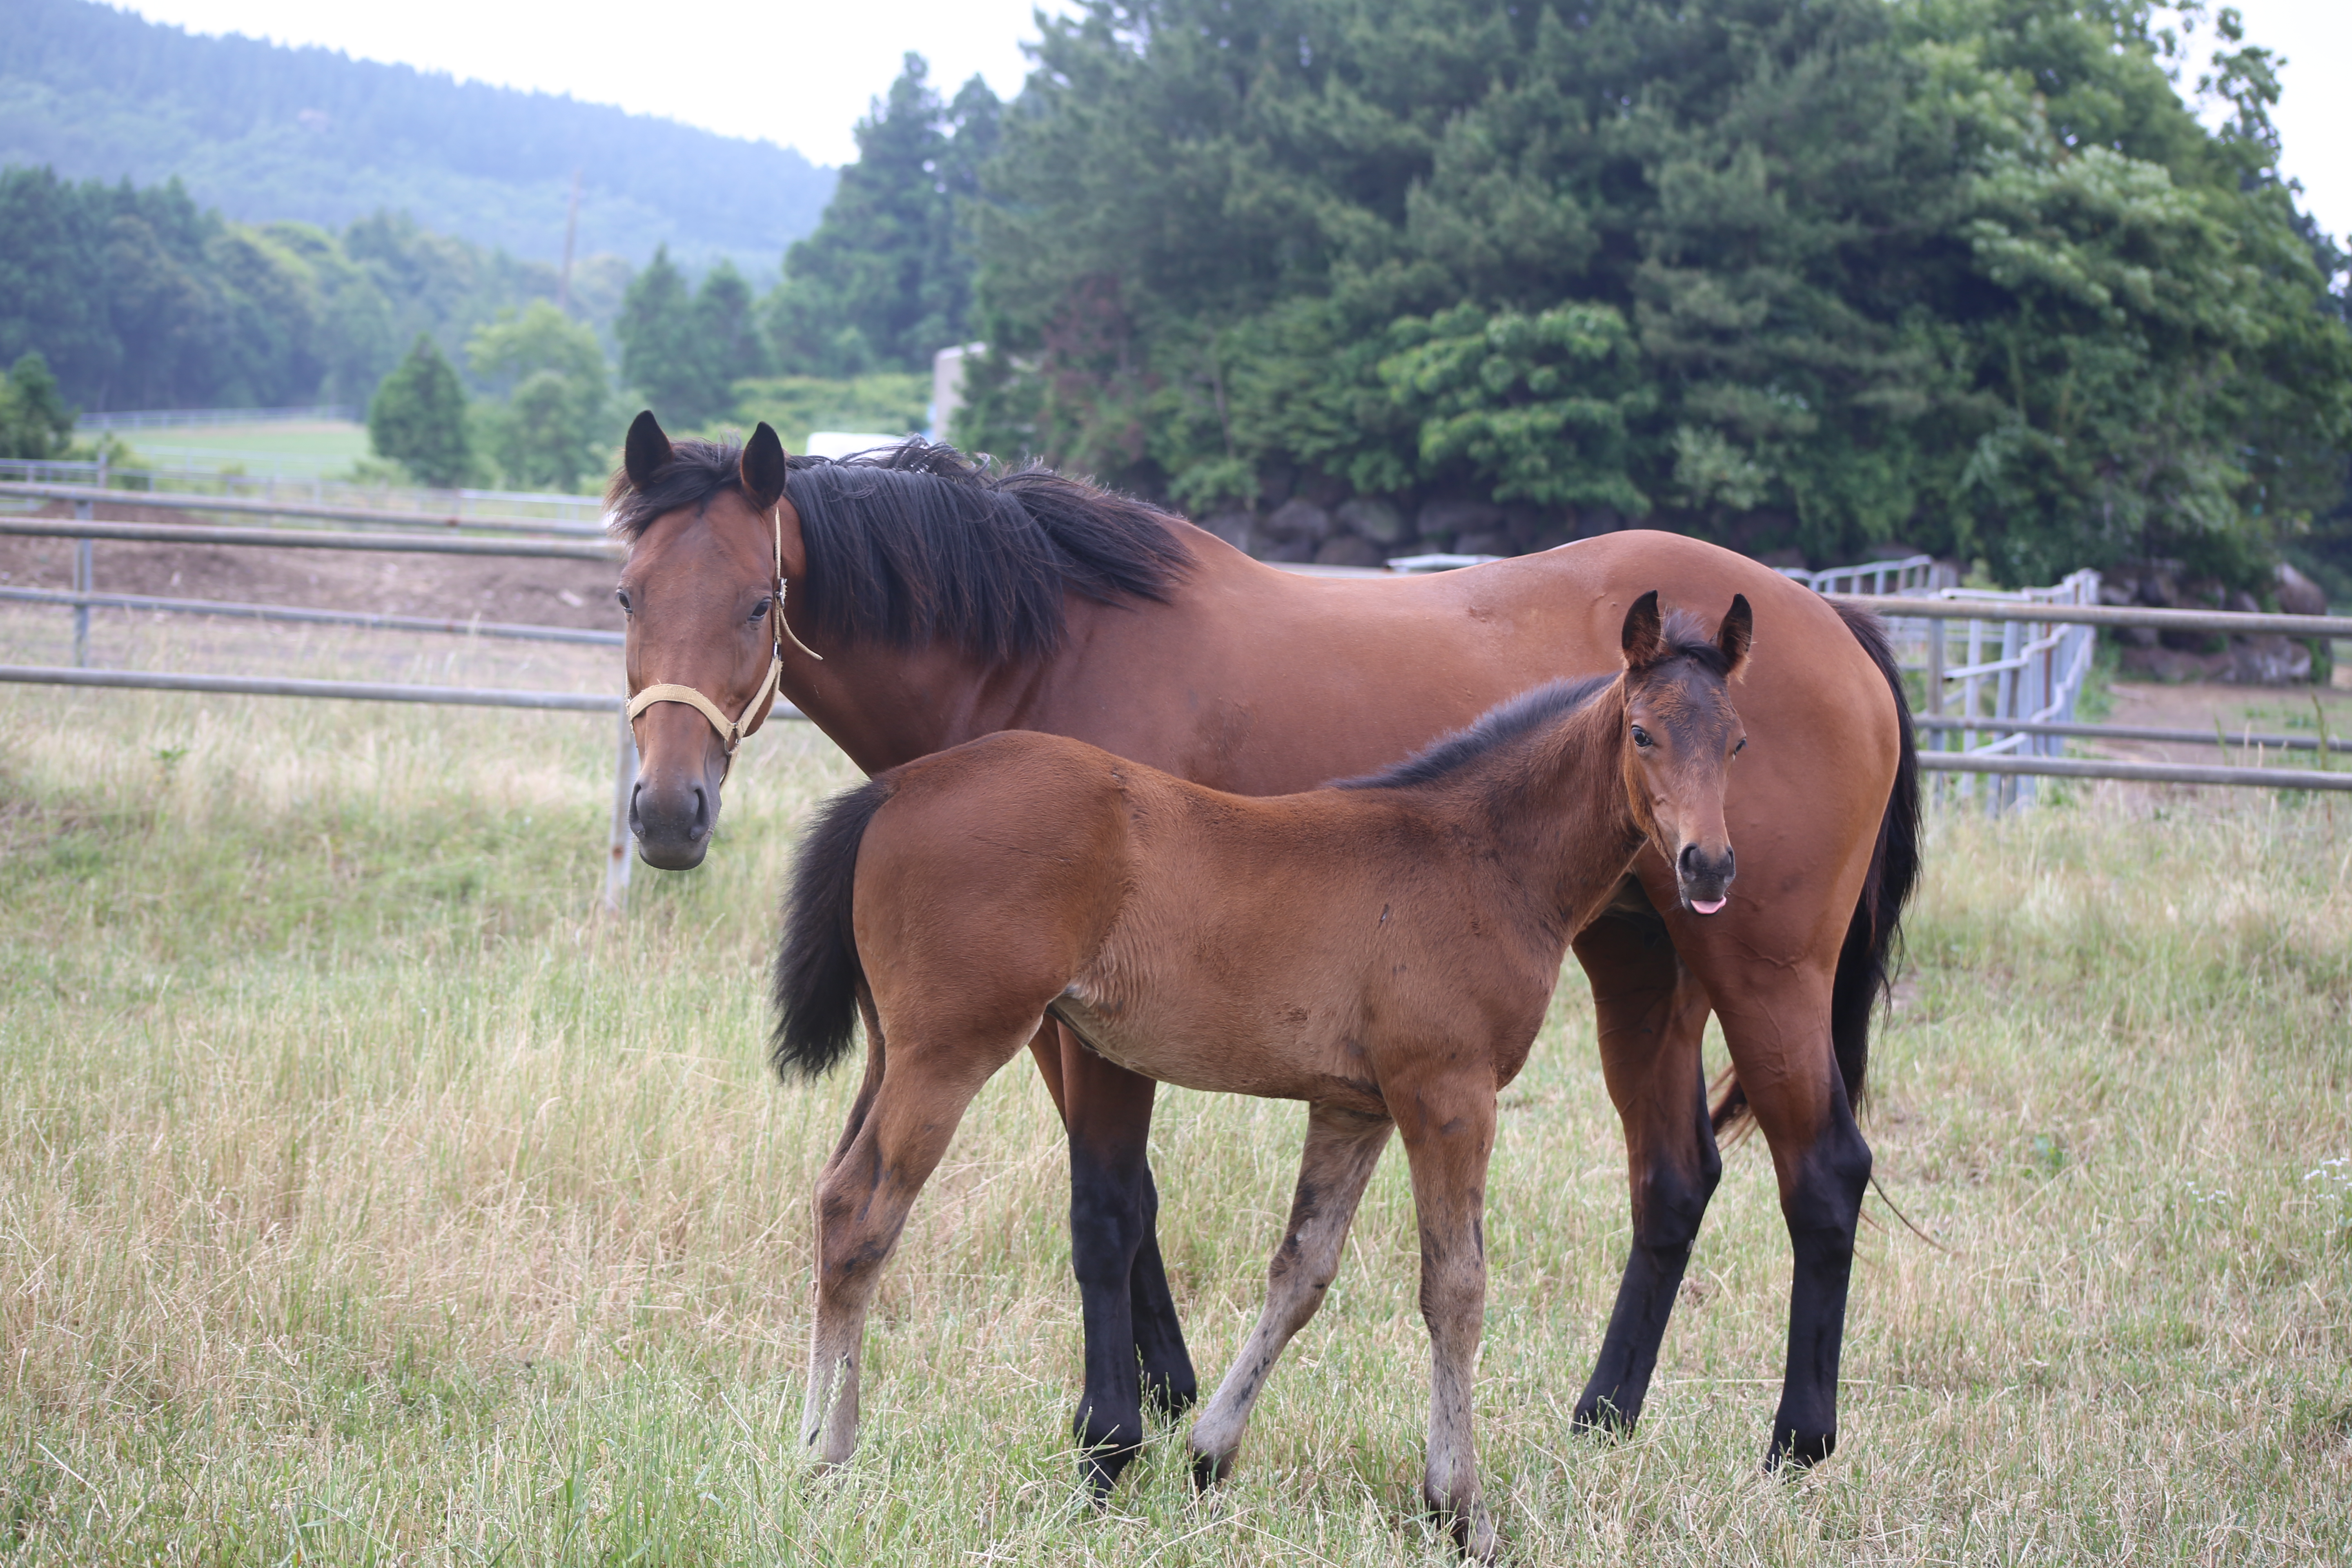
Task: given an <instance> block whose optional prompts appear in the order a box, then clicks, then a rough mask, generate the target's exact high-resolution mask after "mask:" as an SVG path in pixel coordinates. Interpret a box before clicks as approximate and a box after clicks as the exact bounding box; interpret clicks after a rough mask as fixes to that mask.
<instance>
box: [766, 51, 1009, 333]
mask: <svg viewBox="0 0 2352 1568" xmlns="http://www.w3.org/2000/svg"><path fill="white" fill-rule="evenodd" d="M928 77H929V67H928V66H927V65H926V64H925V63H924V60H923V58H922V57H921V56H920V55H915V54H909V55H908V56H907V57H906V63H905V67H904V68H903V69H902V70H901V71H900V72H899V75H898V79H897V80H896V81H894V82H892V83H891V84H890V90H889V94H888V96H887V98H885V99H884V100H882V101H881V102H880V103H878V104H877V105H876V106H875V111H874V112H873V113H872V114H870V115H869V116H867V117H866V119H865V120H862V121H859V122H858V124H857V130H856V136H857V161H856V163H852V164H850V165H849V166H848V167H847V168H845V169H844V170H842V172H841V183H840V184H839V185H838V186H837V187H836V188H835V192H834V197H833V201H832V204H831V205H828V206H827V207H826V208H825V212H824V221H823V222H822V223H821V224H820V225H819V226H817V231H816V232H815V233H814V234H813V235H811V236H810V237H808V238H806V239H804V240H802V241H800V242H799V243H798V244H796V245H794V246H793V247H792V249H791V250H790V251H788V252H786V253H785V257H784V279H783V282H782V285H780V286H779V287H778V289H776V291H775V292H774V293H773V294H772V295H770V296H769V299H768V301H767V305H766V310H767V318H768V333H769V337H770V340H771V342H772V344H773V346H774V350H775V357H776V361H777V363H778V365H779V367H780V368H781V369H782V370H783V371H785V372H787V373H790V374H803V375H823V376H851V375H858V374H864V373H866V372H867V371H869V370H877V369H891V370H922V369H927V368H928V367H929V363H930V356H931V354H932V353H934V352H935V351H937V350H939V349H941V348H944V347H947V346H948V345H949V344H950V343H957V342H962V341H963V340H964V338H965V337H966V336H967V335H968V333H969V331H970V330H971V328H970V320H971V276H972V261H971V252H970V246H969V234H968V228H967V216H966V215H967V213H968V210H969V208H970V205H971V203H972V201H973V200H975V199H976V198H977V197H978V195H979V194H980V180H979V171H980V168H981V165H982V163H985V162H986V161H987V159H988V158H989V157H990V156H991V155H992V154H993V153H994V152H995V150H996V148H997V145H998V143H999V142H1000V140H1001V135H1002V120H1003V105H1002V104H1001V103H1000V102H999V101H998V100H997V97H996V95H995V94H994V93H993V92H992V91H991V90H990V89H989V87H988V84H987V83H986V82H984V81H982V79H980V78H978V77H974V78H972V79H971V81H969V82H967V83H965V84H964V87H963V88H962V89H961V91H959V92H958V93H957V94H956V96H955V100H954V101H953V102H952V103H948V104H942V103H941V102H940V98H939V95H938V94H937V93H935V92H933V91H932V90H931V89H930V88H929V85H928Z"/></svg>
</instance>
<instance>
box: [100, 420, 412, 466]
mask: <svg viewBox="0 0 2352 1568" xmlns="http://www.w3.org/2000/svg"><path fill="white" fill-rule="evenodd" d="M125 438H126V439H127V440H128V441H129V442H130V443H131V448H132V450H133V452H134V453H135V454H136V457H135V459H134V462H133V464H131V465H126V466H136V465H139V464H145V463H156V464H160V465H162V466H163V467H165V468H241V469H243V470H244V471H245V472H247V473H251V474H268V473H271V472H282V473H286V474H295V475H305V476H307V475H311V474H324V473H329V472H334V471H340V470H342V469H346V468H350V467H351V466H352V464H354V463H356V462H358V461H359V460H360V459H361V458H365V457H367V456H368V455H369V447H368V433H367V426H364V425H361V424H357V423H354V422H352V421H347V420H325V419H320V420H291V421H265V422H263V423H260V424H255V425H185V426H163V428H160V429H152V430H133V431H129V432H126V433H125Z"/></svg>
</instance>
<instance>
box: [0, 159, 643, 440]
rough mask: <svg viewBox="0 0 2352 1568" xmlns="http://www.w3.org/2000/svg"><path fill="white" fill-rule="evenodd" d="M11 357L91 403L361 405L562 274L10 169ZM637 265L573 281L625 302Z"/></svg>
mask: <svg viewBox="0 0 2352 1568" xmlns="http://www.w3.org/2000/svg"><path fill="white" fill-rule="evenodd" d="M0 240H5V243H0V363H15V361H16V357H17V356H18V355H20V354H23V353H39V354H40V355H42V357H43V358H44V359H45V360H46V361H47V363H48V366H49V369H50V370H51V371H52V372H53V373H54V374H56V376H57V378H58V382H59V384H61V386H62V388H63V391H64V395H65V396H66V398H67V400H68V402H69V403H71V404H73V405H77V406H79V407H81V408H85V409H102V408H170V407H190V406H205V405H211V406H223V407H251V406H263V405H283V404H294V403H308V402H310V401H311V400H313V399H314V398H315V399H320V400H324V401H329V402H341V403H350V404H363V403H365V402H366V401H367V400H368V396H369V395H370V394H371V393H372V392H373V391H374V389H375V384H376V383H377V381H378V380H379V379H380V378H381V377H382V376H383V374H385V373H386V372H387V371H389V370H391V368H392V367H393V364H394V362H395V361H396V360H397V359H398V358H399V356H400V354H401V353H402V352H403V351H404V350H405V349H406V348H407V347H408V346H409V344H410V343H411V342H413V341H414V340H415V337H416V335H417V334H418V333H420V332H422V333H425V334H428V335H430V336H432V337H433V338H435V339H436V341H438V342H441V343H442V344H443V345H444V346H445V348H446V350H447V351H448V352H450V353H452V354H455V353H458V352H459V351H460V350H461V348H462V346H463V344H464V343H465V342H466V341H467V337H468V335H469V334H470V333H471V332H472V331H474V330H475V329H476V328H478V327H479V326H480V325H482V324H483V323H485V322H487V321H491V320H492V319H493V318H495V317H496V316H497V315H498V313H499V311H500V310H513V309H519V308H520V307H521V306H523V305H524V304H526V303H528V302H529V301H530V300H534V299H546V298H552V297H553V295H554V293H555V291H556V269H555V268H553V267H551V266H549V265H547V264H546V263H544V262H524V261H517V260H516V259H514V258H512V257H510V256H508V255H506V254H505V253H503V252H500V251H493V250H486V249H484V248H483V247H479V246H477V245H472V244H469V243H467V241H464V240H461V239H456V238H453V237H449V236H447V235H441V234H435V233H432V232H431V231H429V230H426V229H425V228H423V227H420V226H418V225H417V224H416V223H415V222H414V221H413V220H411V219H409V218H407V217H405V216H386V215H383V214H377V215H375V216H372V217H367V218H363V219H362V220H360V221H359V222H357V223H354V224H352V226H350V227H348V228H347V229H345V230H344V231H343V232H342V233H341V234H335V233H332V232H330V231H328V230H326V229H323V228H320V227H317V226H313V225H310V224H299V223H273V224H267V225H261V226H248V225H245V224H238V223H232V222H230V221H228V220H227V219H226V218H224V217H222V216H220V215H219V214H218V213H216V212H208V211H205V210H203V209H201V208H199V207H198V206H197V205H196V204H195V202H194V199H193V198H191V196H190V195H189V194H188V192H187V191H186V190H185V189H184V188H183V187H182V186H180V185H179V184H176V183H174V184H164V185H161V186H151V187H149V188H147V189H144V190H142V189H138V188H136V187H134V186H132V185H131V184H128V183H125V184H115V185H109V184H101V183H100V182H98V181H94V180H93V181H89V182H85V183H83V184H68V183H67V182H65V181H63V180H60V179H58V177H57V176H56V175H55V174H51V173H49V172H48V171H47V170H42V169H0ZM626 275H627V268H626V265H625V263H623V262H621V261H620V260H619V259H618V258H597V260H596V262H595V263H594V264H593V266H591V267H590V268H585V269H584V273H583V274H580V275H575V279H574V282H575V289H574V293H575V295H577V294H580V293H581V292H583V290H581V289H579V288H578V287H576V285H578V284H579V283H581V282H583V281H585V282H590V283H593V284H594V285H595V286H596V287H597V288H598V289H601V290H602V292H603V293H604V295H606V296H608V297H609V298H608V299H607V300H606V301H605V304H606V310H607V312H608V313H609V311H610V310H613V309H616V308H617V306H618V303H619V300H618V296H619V292H620V289H621V287H622V286H623V285H624V284H625V282H626Z"/></svg>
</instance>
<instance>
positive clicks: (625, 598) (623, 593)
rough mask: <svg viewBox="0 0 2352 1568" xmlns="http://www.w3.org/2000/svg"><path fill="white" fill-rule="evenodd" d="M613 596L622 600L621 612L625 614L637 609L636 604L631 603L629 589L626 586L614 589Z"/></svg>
mask: <svg viewBox="0 0 2352 1568" xmlns="http://www.w3.org/2000/svg"><path fill="white" fill-rule="evenodd" d="M613 597H614V598H615V599H618V600H619V601H620V602H621V614H623V615H630V614H632V613H634V612H635V609H636V606H635V605H632V604H630V603H629V591H628V590H627V589H626V588H615V589H614V590H613Z"/></svg>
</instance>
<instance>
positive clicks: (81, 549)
mask: <svg viewBox="0 0 2352 1568" xmlns="http://www.w3.org/2000/svg"><path fill="white" fill-rule="evenodd" d="M90 505H91V503H89V501H86V500H78V501H76V502H74V521H76V522H88V521H90ZM73 585H74V592H75V593H77V594H87V593H89V591H90V559H89V540H87V539H77V540H75V541H74V564H73ZM74 668H76V669H88V668H89V602H88V601H86V600H85V601H84V602H83V603H81V604H79V605H75V606H74Z"/></svg>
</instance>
